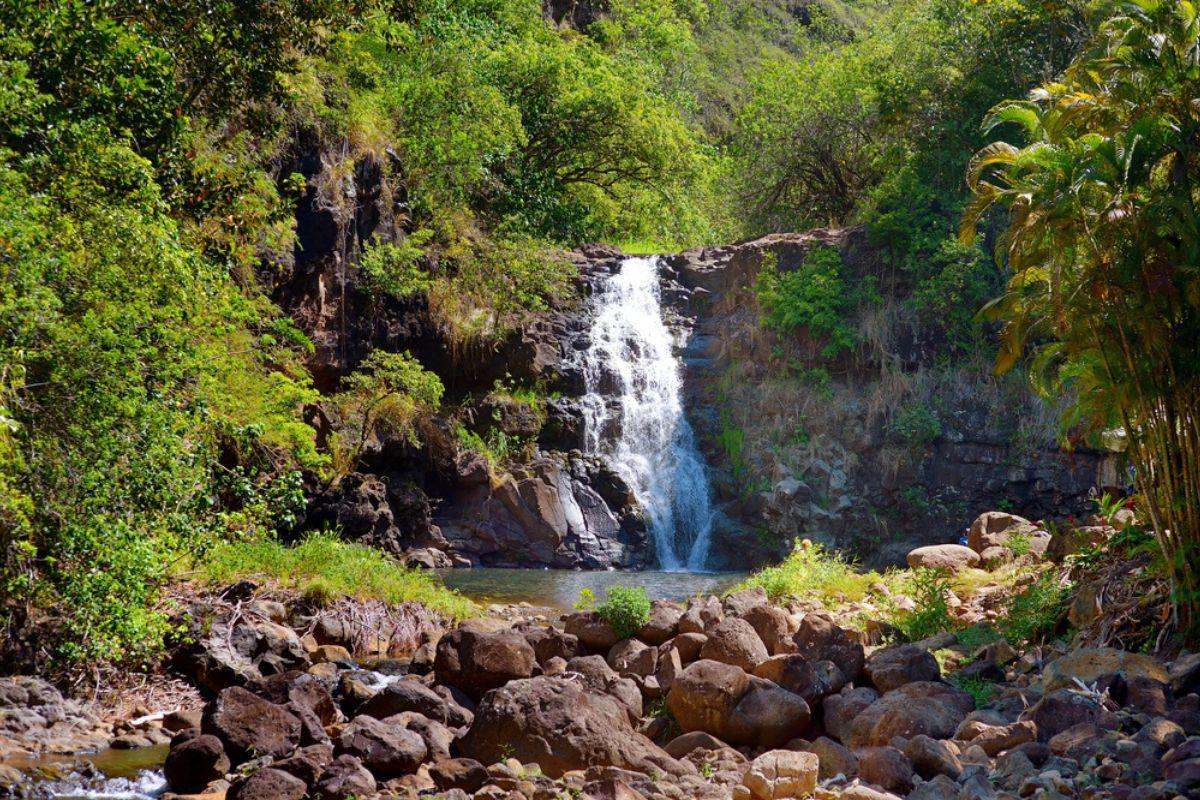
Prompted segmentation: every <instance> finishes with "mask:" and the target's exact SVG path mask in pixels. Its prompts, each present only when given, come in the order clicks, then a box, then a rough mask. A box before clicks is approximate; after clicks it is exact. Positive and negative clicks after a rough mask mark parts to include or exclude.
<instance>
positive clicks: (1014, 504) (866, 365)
mask: <svg viewBox="0 0 1200 800" xmlns="http://www.w3.org/2000/svg"><path fill="white" fill-rule="evenodd" d="M814 247H832V248H835V249H837V250H838V251H839V252H840V254H841V257H842V262H843V264H844V265H845V266H844V269H845V272H846V273H847V275H848V280H851V281H853V280H862V279H864V278H865V277H866V276H870V277H871V279H872V280H874V281H875V282H876V285H878V286H879V291H880V294H881V295H883V296H884V298H885V301H884V304H883V307H882V308H881V309H877V310H874V311H868V312H861V311H860V314H859V319H858V320H857V324H858V325H859V328H860V330H862V331H865V332H866V333H864V334H863V335H862V337H863V341H864V344H863V345H862V347H861V348H860V351H859V353H858V355H856V356H855V357H854V358H848V359H843V360H841V361H839V362H835V363H829V364H828V365H825V366H824V367H823V372H817V371H816V370H813V369H812V368H811V365H808V366H799V367H797V366H794V365H793V367H792V368H791V369H790V370H789V369H788V368H781V366H780V364H781V362H783V363H786V362H787V356H788V355H789V354H790V351H788V350H787V347H786V345H787V343H786V342H783V343H781V342H780V340H779V337H777V336H774V335H771V334H767V333H765V332H763V331H762V330H761V329H760V327H759V325H758V311H757V304H756V300H755V296H754V291H753V286H754V283H755V280H756V278H757V275H758V272H759V270H760V268H761V267H762V264H763V258H764V255H767V254H772V255H773V257H774V258H775V259H776V261H777V268H778V269H779V270H780V271H785V272H786V271H789V270H793V269H796V268H797V267H798V266H799V265H800V263H801V262H802V261H803V259H804V256H805V255H806V254H807V253H808V252H809V251H810V250H811V249H812V248H814ZM664 264H665V269H664V273H663V280H664V297H665V298H667V299H668V300H669V301H670V305H671V308H672V310H673V311H674V313H675V314H677V315H678V322H679V324H680V325H681V326H682V328H683V329H684V330H686V331H688V336H687V340H686V344H685V346H684V348H683V352H682V357H683V359H684V362H685V364H686V391H687V394H688V398H687V406H688V408H689V410H690V414H691V416H692V421H693V425H694V426H695V428H696V431H697V433H698V434H699V435H700V436H701V438H702V440H703V442H704V445H705V450H706V455H707V457H708V458H709V463H710V465H711V467H712V475H713V481H714V488H715V491H716V495H717V497H718V498H719V499H720V500H721V501H722V502H723V508H724V511H725V515H726V517H727V518H728V519H729V520H732V521H733V523H732V524H729V525H728V526H727V527H728V530H727V532H726V534H725V535H724V536H719V537H716V538H715V540H714V546H715V549H714V554H715V556H716V557H717V558H722V557H723V558H725V559H726V561H727V563H728V564H729V565H730V566H741V565H744V564H745V562H746V558H747V555H746V554H747V553H750V554H751V555H750V558H751V559H761V558H764V557H771V556H775V555H778V554H781V553H782V552H784V551H786V550H787V549H788V548H789V547H790V545H791V541H792V540H793V539H794V538H797V537H806V538H811V539H814V540H817V541H823V542H826V543H828V544H831V545H833V546H836V547H838V548H842V549H847V550H850V551H852V552H854V553H856V554H857V555H858V556H859V557H860V558H861V559H863V560H864V561H865V562H868V563H870V564H871V565H884V564H888V563H899V562H901V561H902V559H903V557H904V554H905V553H906V552H907V550H908V549H910V548H911V547H912V546H915V545H920V544H927V543H936V542H944V541H952V540H954V539H955V538H957V536H958V535H959V534H960V533H961V532H962V531H963V530H964V529H965V528H966V527H967V525H968V524H969V522H970V520H971V519H972V518H973V517H974V516H975V515H976V514H978V512H979V511H980V510H982V509H990V508H1011V509H1013V510H1014V511H1015V512H1017V513H1020V514H1022V515H1024V516H1027V517H1030V518H1033V519H1038V518H1041V517H1057V518H1062V517H1065V516H1067V515H1068V514H1076V515H1078V514H1081V513H1083V512H1085V511H1087V510H1088V508H1089V506H1090V501H1089V499H1088V492H1089V491H1090V490H1091V489H1092V488H1093V487H1097V486H1107V485H1112V484H1114V483H1115V482H1116V481H1117V476H1116V473H1115V466H1116V459H1115V457H1114V456H1113V455H1112V454H1109V453H1101V452H1095V451H1090V450H1076V451H1074V452H1064V451H1063V450H1061V449H1060V448H1059V447H1058V445H1057V444H1056V443H1055V441H1054V437H1053V431H1054V427H1055V426H1054V421H1055V418H1056V411H1055V410H1054V409H1051V408H1048V407H1047V406H1046V405H1045V404H1044V403H1043V402H1042V401H1040V400H1039V399H1037V398H1035V397H1034V396H1033V395H1032V393H1031V392H1030V391H1029V390H1028V389H1027V388H1026V387H1025V385H1024V383H1022V382H1021V380H1020V379H1019V378H1016V377H1014V378H1012V379H1010V380H1005V381H1001V380H997V379H993V378H991V377H990V376H989V375H988V370H987V365H986V364H980V363H978V362H972V363H970V364H966V363H961V364H956V363H955V362H954V361H953V360H952V359H947V358H946V356H945V355H944V352H945V351H944V348H943V349H939V347H940V346H941V343H939V342H938V341H937V340H936V339H933V338H931V337H930V336H929V334H928V333H927V332H925V331H922V330H920V329H918V328H917V327H916V326H915V325H913V324H911V323H910V322H909V320H908V318H907V317H906V315H905V313H904V307H903V302H904V299H905V295H906V292H907V287H905V286H903V285H902V284H900V283H897V282H895V278H894V276H891V275H889V273H888V271H887V270H886V269H884V268H883V266H882V262H881V260H880V259H879V258H878V257H877V254H876V253H875V252H873V250H872V249H871V247H870V246H869V245H868V244H867V242H866V237H865V235H864V234H863V233H862V232H861V231H858V230H855V229H849V230H817V231H811V232H808V233H804V234H773V235H770V236H766V237H763V238H760V239H756V240H753V241H749V242H745V243H742V244H738V245H730V246H725V247H715V248H702V249H697V250H691V251H687V252H684V253H680V254H677V255H673V256H667V257H665V258H664ZM889 281H891V282H889ZM888 298H891V299H892V301H893V302H891V303H889V302H888ZM872 314H873V315H874V316H871V315H872ZM781 348H782V350H783V353H784V355H783V356H781V355H780V353H781ZM814 376H816V377H814ZM913 409H917V411H919V412H920V414H922V415H927V417H926V416H922V417H921V420H922V421H924V423H925V426H926V427H925V429H924V430H922V431H918V434H919V435H914V434H913V433H912V432H909V431H906V430H905V429H904V425H902V424H898V423H897V420H901V421H903V420H904V419H905V417H904V415H905V414H908V415H909V416H913V415H915V414H917V411H913ZM905 434H908V435H907V438H906V436H905Z"/></svg>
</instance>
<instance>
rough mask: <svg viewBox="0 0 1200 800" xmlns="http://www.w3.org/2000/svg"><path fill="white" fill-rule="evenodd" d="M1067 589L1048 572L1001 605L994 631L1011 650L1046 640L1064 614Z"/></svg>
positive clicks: (1055, 576)
mask: <svg viewBox="0 0 1200 800" xmlns="http://www.w3.org/2000/svg"><path fill="white" fill-rule="evenodd" d="M1069 594H1070V586H1069V585H1064V584H1063V583H1062V582H1061V581H1060V580H1059V577H1058V574H1057V573H1056V572H1055V571H1054V570H1048V571H1046V572H1043V573H1042V574H1041V575H1039V576H1038V578H1037V580H1035V581H1034V582H1033V583H1031V584H1030V585H1029V586H1027V587H1026V588H1025V589H1024V591H1022V592H1020V593H1019V594H1015V595H1013V596H1012V597H1010V598H1009V599H1008V602H1007V603H1006V604H1005V607H1004V613H1003V615H1002V616H1001V617H1000V619H999V620H998V621H997V623H996V629H997V630H998V631H999V632H1000V634H1001V635H1002V636H1004V638H1005V639H1007V640H1008V642H1009V643H1010V644H1011V645H1012V646H1013V647H1018V648H1019V647H1027V646H1029V645H1033V644H1037V643H1039V642H1041V641H1042V640H1044V639H1045V638H1046V637H1048V636H1050V634H1052V633H1053V632H1054V630H1055V628H1056V627H1057V626H1058V622H1059V620H1060V619H1062V617H1063V615H1064V614H1065V613H1066V604H1067V598H1068V596H1069Z"/></svg>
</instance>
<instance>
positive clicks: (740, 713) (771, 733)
mask: <svg viewBox="0 0 1200 800" xmlns="http://www.w3.org/2000/svg"><path fill="white" fill-rule="evenodd" d="M811 718H812V712H811V711H810V709H809V707H808V703H806V702H805V701H804V698H803V697H801V696H800V695H798V694H795V693H793V692H789V691H788V690H787V689H784V688H783V687H782V686H779V685H777V684H774V683H772V682H771V681H767V680H763V679H762V678H751V679H750V688H749V689H747V690H746V693H745V694H743V695H742V697H741V699H739V700H738V703H737V705H736V706H734V708H733V713H732V714H730V715H729V718H728V719H727V720H725V724H724V725H723V726H722V727H721V730H720V731H719V732H717V735H718V736H719V737H720V738H721V739H724V740H725V741H727V742H729V743H730V744H743V745H750V746H752V747H782V746H783V745H784V744H786V743H787V742H789V741H791V740H792V739H796V738H799V737H800V736H801V735H803V734H804V733H805V731H806V730H807V729H808V723H809V720H810V719H811Z"/></svg>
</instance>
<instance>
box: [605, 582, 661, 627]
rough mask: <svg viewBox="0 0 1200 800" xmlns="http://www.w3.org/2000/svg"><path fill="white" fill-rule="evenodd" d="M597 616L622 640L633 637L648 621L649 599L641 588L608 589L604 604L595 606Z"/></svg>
mask: <svg viewBox="0 0 1200 800" xmlns="http://www.w3.org/2000/svg"><path fill="white" fill-rule="evenodd" d="M596 613H597V614H599V615H600V616H601V617H602V618H603V619H604V620H605V621H606V622H608V624H609V625H611V626H612V628H613V630H614V631H616V632H617V636H619V637H621V638H622V639H624V638H626V637H629V636H633V635H634V634H635V633H637V632H638V631H639V630H641V628H642V626H643V625H645V624H646V622H647V620H649V619H650V597H649V595H647V594H646V590H645V589H643V588H642V587H641V586H622V585H621V584H614V585H613V586H610V587H608V591H607V592H606V594H605V596H604V602H603V603H600V605H598V606H596Z"/></svg>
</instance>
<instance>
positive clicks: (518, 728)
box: [459, 677, 693, 778]
mask: <svg viewBox="0 0 1200 800" xmlns="http://www.w3.org/2000/svg"><path fill="white" fill-rule="evenodd" d="M459 744H460V749H461V751H462V753H463V755H466V756H468V757H471V758H475V759H477V760H479V761H481V762H483V763H488V764H491V763H495V762H497V761H500V760H502V759H503V758H507V757H513V758H517V759H519V760H520V761H521V762H522V763H536V764H538V765H539V766H540V767H541V768H542V771H543V772H544V773H545V774H547V775H549V776H551V777H555V778H557V777H560V776H561V775H562V774H563V773H565V772H569V771H571V770H576V769H586V768H587V767H591V766H607V765H611V766H616V767H622V768H625V769H633V770H640V771H643V772H651V771H659V772H663V773H666V774H668V775H682V774H687V773H690V772H692V771H693V768H692V767H691V766H690V765H687V764H685V763H683V762H679V761H676V760H675V759H673V758H671V756H669V755H667V753H666V752H664V751H663V750H662V749H661V748H659V747H658V746H657V745H655V744H654V743H653V742H651V741H650V740H648V739H646V738H645V737H644V736H642V735H641V734H639V733H637V731H635V730H634V728H633V723H632V721H631V720H630V716H629V713H628V710H627V707H626V706H625V705H623V704H622V703H621V702H620V701H618V700H616V699H614V698H612V697H609V696H607V695H599V694H593V693H592V692H589V691H587V690H586V689H585V688H584V687H583V686H581V685H580V684H579V683H578V682H576V681H572V680H568V679H565V678H560V677H538V678H530V679H525V680H516V681H512V682H511V683H509V684H507V685H506V686H503V687H501V688H499V689H496V690H494V691H492V692H490V693H489V694H487V696H485V697H484V699H483V701H482V702H481V703H480V704H479V707H478V708H477V709H476V711H475V720H474V722H473V723H472V724H471V727H470V729H469V730H468V731H467V733H466V735H465V736H464V737H463V739H461V740H460V743H459Z"/></svg>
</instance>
